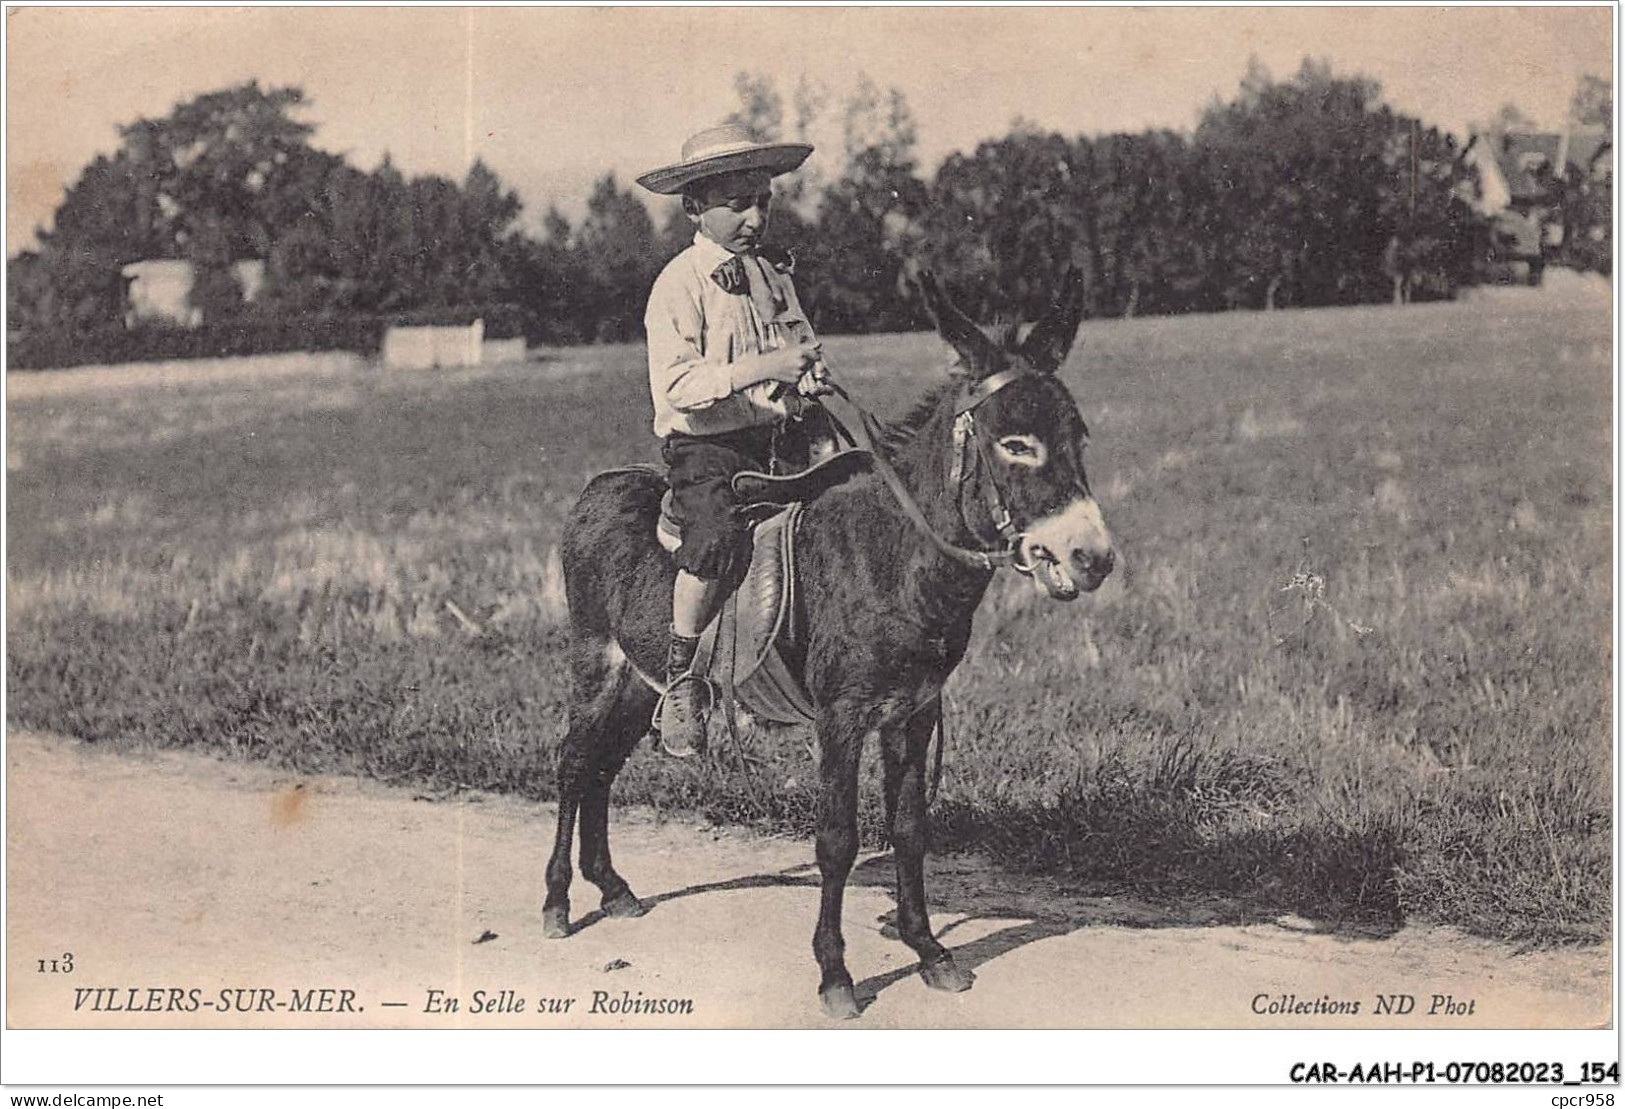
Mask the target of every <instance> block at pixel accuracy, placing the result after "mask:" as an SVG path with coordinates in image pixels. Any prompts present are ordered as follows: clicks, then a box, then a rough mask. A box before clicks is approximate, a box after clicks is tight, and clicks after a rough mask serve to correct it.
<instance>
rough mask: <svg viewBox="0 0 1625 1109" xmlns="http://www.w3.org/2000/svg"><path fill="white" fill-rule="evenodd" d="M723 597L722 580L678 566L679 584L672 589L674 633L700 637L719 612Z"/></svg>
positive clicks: (672, 628) (693, 637)
mask: <svg viewBox="0 0 1625 1109" xmlns="http://www.w3.org/2000/svg"><path fill="white" fill-rule="evenodd" d="M721 600H722V583H721V582H715V581H706V580H705V579H704V578H699V577H695V576H694V575H693V574H691V573H689V572H688V571H687V570H678V571H677V584H676V585H675V586H673V587H672V591H671V630H672V634H673V635H680V636H683V637H684V638H688V639H698V638H699V635H700V633H701V632H703V631H704V630H705V626H706V625H707V624H709V623H710V622H711V620H712V618H713V617H715V616H716V614H717V608H718V607H719V604H720V602H721Z"/></svg>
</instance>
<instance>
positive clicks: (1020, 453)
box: [998, 435, 1048, 466]
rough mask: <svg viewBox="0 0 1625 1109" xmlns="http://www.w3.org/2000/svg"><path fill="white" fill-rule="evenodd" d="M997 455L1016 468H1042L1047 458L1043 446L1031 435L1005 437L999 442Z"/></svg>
mask: <svg viewBox="0 0 1625 1109" xmlns="http://www.w3.org/2000/svg"><path fill="white" fill-rule="evenodd" d="M998 446H999V453H1000V454H1001V455H1003V456H1004V460H1005V461H1006V462H1009V463H1012V464H1014V465H1017V466H1042V465H1043V464H1044V460H1045V459H1046V458H1047V457H1048V452H1046V451H1045V449H1044V444H1043V443H1041V442H1039V441H1038V440H1037V439H1035V438H1033V437H1032V436H1031V435H1006V436H1005V437H1004V438H1002V439H1000V440H999V444H998Z"/></svg>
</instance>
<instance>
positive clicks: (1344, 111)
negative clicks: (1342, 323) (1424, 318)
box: [1195, 59, 1402, 308]
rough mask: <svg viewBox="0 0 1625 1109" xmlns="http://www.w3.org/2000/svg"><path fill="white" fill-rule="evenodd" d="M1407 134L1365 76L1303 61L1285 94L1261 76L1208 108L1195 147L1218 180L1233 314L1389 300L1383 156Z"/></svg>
mask: <svg viewBox="0 0 1625 1109" xmlns="http://www.w3.org/2000/svg"><path fill="white" fill-rule="evenodd" d="M1401 126H1402V124H1401V123H1400V121H1399V120H1398V118H1397V117H1396V116H1395V115H1394V114H1393V112H1392V111H1391V110H1390V109H1389V108H1388V107H1387V106H1386V105H1384V104H1383V103H1382V102H1381V100H1380V88H1379V86H1378V85H1377V84H1376V82H1374V81H1370V80H1368V79H1365V78H1362V77H1337V76H1335V75H1334V74H1333V73H1332V72H1331V68H1330V66H1329V65H1327V64H1326V63H1324V62H1315V61H1313V60H1311V59H1305V61H1304V63H1303V65H1302V67H1301V68H1300V69H1299V70H1298V73H1297V74H1296V75H1295V76H1294V77H1293V78H1292V79H1291V80H1290V81H1286V82H1281V83H1267V84H1261V83H1260V82H1259V81H1258V80H1257V79H1256V75H1255V77H1254V79H1253V80H1252V81H1250V82H1249V83H1246V84H1244V86H1243V88H1242V91H1241V93H1240V95H1238V96H1237V98H1236V99H1235V100H1234V101H1232V102H1231V103H1229V104H1225V105H1218V106H1215V107H1212V108H1210V109H1209V110H1208V111H1207V112H1206V113H1205V114H1204V116H1203V118H1202V121H1201V124H1200V125H1199V126H1198V128H1197V131H1196V136H1195V143H1196V146H1197V148H1198V149H1199V150H1201V151H1202V152H1203V153H1204V154H1205V155H1207V159H1208V163H1209V165H1210V166H1212V167H1214V168H1215V169H1216V170H1217V171H1218V173H1219V175H1220V176H1219V180H1218V187H1219V198H1218V199H1219V202H1220V203H1219V210H1218V211H1217V212H1216V213H1215V214H1216V215H1217V217H1218V219H1219V221H1220V222H1221V224H1222V231H1221V236H1222V240H1223V243H1224V255H1225V259H1224V260H1225V264H1226V266H1227V268H1228V271H1229V272H1228V273H1227V274H1226V275H1224V276H1223V277H1222V278H1221V280H1222V281H1223V283H1224V286H1225V289H1226V296H1227V298H1228V299H1229V300H1230V301H1231V302H1232V303H1234V304H1237V305H1246V306H1251V307H1263V308H1274V307H1278V306H1280V305H1282V304H1285V303H1292V304H1303V305H1315V304H1340V303H1353V302H1358V301H1362V300H1370V299H1373V298H1375V297H1378V296H1381V295H1383V294H1384V292H1385V291H1386V288H1385V287H1386V285H1387V283H1388V282H1387V278H1386V276H1385V270H1384V264H1383V259H1384V254H1385V252H1386V251H1387V249H1388V244H1389V239H1390V237H1391V235H1392V230H1391V228H1388V227H1385V225H1384V218H1383V211H1384V196H1385V194H1386V193H1388V192H1391V191H1392V190H1393V189H1394V188H1395V187H1396V185H1398V184H1399V183H1398V182H1395V181H1394V180H1393V179H1392V178H1393V165H1392V163H1391V161H1390V159H1389V158H1388V157H1387V155H1388V153H1389V147H1390V139H1391V137H1392V135H1393V134H1394V132H1395V130H1396V128H1398V127H1401Z"/></svg>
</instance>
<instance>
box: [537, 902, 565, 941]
mask: <svg viewBox="0 0 1625 1109" xmlns="http://www.w3.org/2000/svg"><path fill="white" fill-rule="evenodd" d="M569 934H570V906H568V905H565V906H563V907H562V908H551V909H543V910H542V935H543V936H545V937H547V938H548V939H550V940H562V939H563V938H564V937H566V936H568V935H569Z"/></svg>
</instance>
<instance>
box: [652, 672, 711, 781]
mask: <svg viewBox="0 0 1625 1109" xmlns="http://www.w3.org/2000/svg"><path fill="white" fill-rule="evenodd" d="M684 682H699V683H700V685H701V686H702V687H703V688H704V689H705V708H703V709H701V710H700V719H701V721H705V720H706V719H708V718H709V717H710V715H711V710H713V709H715V708H716V707H717V687H716V685H715V684H714V683H713V682H712V681H711V679H710V678H708V677H706V676H705V675H704V674H696V673H694V671H692V670H684V671H683V672H682V673H681V674H679V675H677V677H675V678H673V679H672V680H671V682H670V683H669V684H668V685H667V686H666V688H665V690H664V691H663V692H662V693H661V694H660V698H659V700H657V701H655V711H654V715H653V716H652V717H651V718H650V720H649V742H650V743H651V744H653V745H654V746H656V747H659V748H660V749H661V750H662V751H664V752H665V753H666V754H668V755H670V756H671V757H672V758H674V759H689V758H693V757H694V756H695V755H697V754H699V753H700V752H701V750H702V749H703V748H699V747H690V748H689V749H688V750H686V751H684V750H678V749H676V748H673V747H670V746H667V744H666V737H665V736H664V735H663V734H662V733H661V730H660V716H661V713H663V712H664V711H665V709H666V698H667V697H668V696H670V695H671V691H672V690H674V689H676V688H677V687H678V686H680V685H682V684H683V683H684ZM701 730H702V731H704V730H705V729H704V727H703V726H702V728H701Z"/></svg>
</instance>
